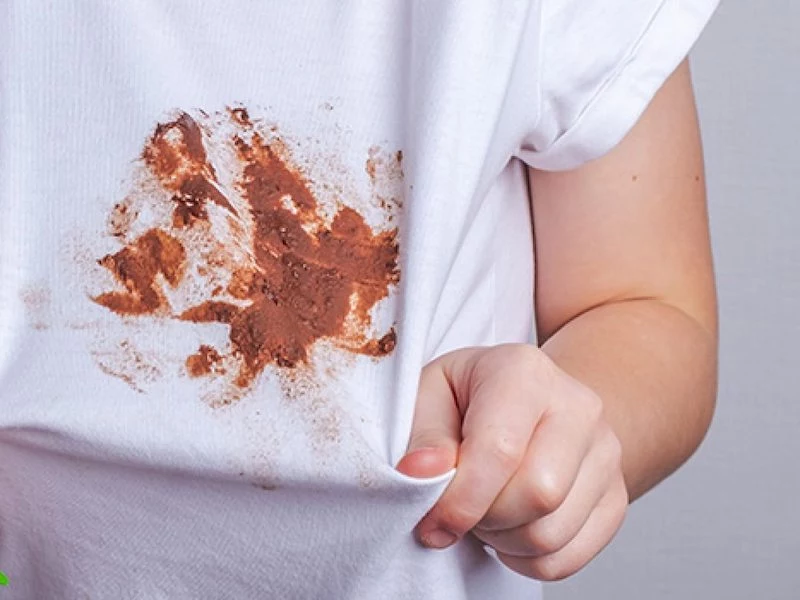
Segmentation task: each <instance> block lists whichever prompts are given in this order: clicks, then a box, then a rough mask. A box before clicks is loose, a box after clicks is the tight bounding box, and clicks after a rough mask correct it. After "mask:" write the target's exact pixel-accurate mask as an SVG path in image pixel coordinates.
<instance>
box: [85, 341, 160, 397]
mask: <svg viewBox="0 0 800 600" xmlns="http://www.w3.org/2000/svg"><path fill="white" fill-rule="evenodd" d="M92 356H93V358H94V359H95V361H96V362H97V365H98V366H99V367H100V369H101V370H102V371H103V372H104V373H105V374H106V375H111V376H112V377H117V378H118V379H121V380H122V381H124V382H125V383H127V384H128V385H129V386H130V387H131V388H133V389H134V390H136V391H137V392H139V393H144V388H143V385H145V384H147V383H152V382H153V381H155V380H156V379H158V378H159V377H161V375H162V372H161V369H160V368H159V367H158V364H157V363H158V361H157V358H156V357H152V356H146V355H145V354H144V353H142V352H141V351H140V350H138V349H137V348H135V347H134V346H133V344H131V342H130V340H123V341H121V342H120V343H119V345H118V347H117V348H114V349H108V350H96V351H94V352H92Z"/></svg>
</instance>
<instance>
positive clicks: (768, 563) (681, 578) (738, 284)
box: [546, 0, 800, 600]
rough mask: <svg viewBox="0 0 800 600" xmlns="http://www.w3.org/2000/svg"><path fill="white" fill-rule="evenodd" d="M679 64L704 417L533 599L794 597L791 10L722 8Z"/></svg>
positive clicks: (798, 73) (797, 188) (797, 67)
mask: <svg viewBox="0 0 800 600" xmlns="http://www.w3.org/2000/svg"><path fill="white" fill-rule="evenodd" d="M692 57H693V61H692V65H693V71H694V78H695V87H696V91H697V99H698V105H699V110H700V118H701V124H702V128H703V138H704V143H705V153H706V168H707V172H708V173H707V174H708V190H709V204H710V211H711V221H712V223H711V229H712V236H713V243H714V250H715V259H716V268H717V276H718V286H719V298H720V317H721V327H722V333H721V354H720V360H721V364H720V388H719V397H718V398H719V399H718V405H717V412H716V417H715V421H714V423H713V425H712V427H711V430H710V432H709V435H708V437H707V439H706V441H705V443H704V445H703V446H702V447H701V449H700V450H699V452H698V453H697V454H696V455H695V457H694V458H693V459H692V460H691V461H690V462H689V463H688V464H687V465H686V466H685V467H684V468H683V469H682V470H681V471H679V472H678V473H677V474H676V475H674V476H673V477H672V478H670V479H668V480H667V481H665V482H664V483H663V484H661V486H659V487H657V488H656V489H655V490H653V491H652V492H650V494H649V495H648V496H645V497H644V498H643V499H641V500H640V501H638V502H637V503H635V504H634V505H633V506H632V507H631V511H630V514H629V517H628V520H627V523H626V524H625V525H624V527H623V530H622V531H621V532H620V534H619V535H618V537H617V539H616V541H615V542H614V543H613V544H612V546H610V547H609V548H608V549H607V550H606V551H605V552H604V554H602V555H601V556H600V557H599V558H598V559H597V560H596V561H595V562H594V563H593V564H591V565H590V566H589V567H587V568H586V569H585V570H584V571H583V572H582V573H580V574H578V575H577V576H575V577H574V578H572V579H570V580H568V581H566V582H563V583H558V584H554V585H550V586H548V587H547V588H546V589H547V591H546V598H547V600H606V599H608V600H611V599H613V600H634V599H636V600H661V599H664V600H667V599H669V600H676V599H681V600H694V599H703V600H705V599H709V600H715V599H724V600H739V599H742V600H744V599H748V600H751V599H753V600H772V599H787V600H796V599H800V464H799V463H800V349H798V346H800V2H798V0H762V1H760V2H756V1H750V2H746V1H745V0H722V5H721V7H720V9H719V11H718V13H717V14H716V16H715V17H714V20H713V21H712V23H711V24H710V25H709V27H708V29H707V30H706V32H705V34H704V36H703V37H702V39H701V40H700V42H699V43H698V44H697V46H696V48H695V50H694V52H693V55H692Z"/></svg>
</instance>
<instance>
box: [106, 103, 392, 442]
mask: <svg viewBox="0 0 800 600" xmlns="http://www.w3.org/2000/svg"><path fill="white" fill-rule="evenodd" d="M401 161H402V153H401V152H396V153H389V152H384V151H382V150H381V149H380V148H379V147H377V146H375V147H372V148H370V149H369V151H368V156H367V160H366V167H365V168H366V171H367V174H368V175H369V178H370V182H371V185H372V188H373V190H378V188H380V186H381V185H383V186H384V187H385V188H386V190H389V191H392V192H393V193H394V195H393V196H392V200H393V203H390V202H388V201H387V198H388V197H389V196H390V195H391V194H389V193H388V192H387V191H386V190H383V191H381V193H376V194H375V195H376V201H375V204H376V205H377V206H378V208H379V209H380V210H381V211H382V212H383V215H384V218H383V221H384V226H383V228H375V227H373V226H371V225H370V224H368V222H367V220H366V219H365V217H364V215H362V214H361V213H360V212H359V211H357V210H356V209H355V208H353V207H352V206H351V205H350V204H349V203H347V202H345V201H344V200H343V199H341V198H338V199H337V202H336V206H335V207H334V210H332V211H331V210H330V208H329V207H327V208H326V206H324V205H323V203H321V202H320V200H319V199H318V198H317V197H316V196H315V195H314V192H313V191H312V189H314V186H313V185H312V184H311V182H310V181H309V180H308V177H307V175H306V174H305V173H304V171H303V170H301V169H300V168H299V167H297V166H296V164H294V162H293V159H292V156H291V154H290V152H289V151H288V150H287V146H286V144H285V143H284V141H283V140H282V139H281V138H280V136H279V135H278V133H277V128H276V127H274V126H273V127H265V126H263V124H262V123H261V122H259V121H257V120H254V119H252V118H251V116H250V114H249V112H248V111H247V109H245V108H243V107H237V108H232V109H228V110H227V111H226V112H224V113H215V114H214V115H208V114H206V113H201V114H198V115H195V116H191V115H189V114H188V113H186V112H181V113H179V114H178V115H177V116H176V118H175V119H173V120H171V121H169V122H167V123H162V124H158V125H157V126H156V128H155V130H154V131H153V133H152V135H151V136H150V137H149V138H148V140H147V142H146V144H145V146H144V149H143V151H142V153H141V156H140V162H139V167H140V168H141V169H142V172H143V174H144V175H143V176H142V177H141V178H140V179H141V181H140V184H141V185H140V188H141V189H139V190H134V191H132V193H131V194H129V196H127V197H126V199H125V200H123V201H122V202H120V203H117V204H116V205H115V206H114V208H113V209H112V211H111V215H110V217H109V228H108V230H109V233H110V234H111V235H112V236H113V237H114V238H116V239H118V240H119V241H120V242H121V243H122V244H123V247H122V248H121V249H119V250H118V251H116V252H114V253H110V254H107V255H105V256H103V257H102V258H100V259H99V260H98V264H99V265H100V266H102V267H103V268H104V269H105V270H106V271H107V272H108V273H110V274H111V276H112V277H113V280H114V281H115V287H116V289H113V290H110V291H104V292H103V293H100V294H97V295H94V296H93V299H94V301H95V302H96V303H98V304H100V305H102V306H104V307H105V308H107V309H109V310H110V311H113V312H114V313H116V314H118V315H120V316H122V317H127V318H130V317H137V318H161V319H175V320H180V321H186V322H194V323H217V324H222V325H225V326H227V327H228V329H229V335H228V346H227V347H226V348H218V347H214V345H213V344H210V343H203V344H201V345H200V346H199V348H198V350H197V351H196V353H194V354H192V355H190V356H188V357H187V358H186V361H185V367H186V372H187V373H188V374H189V375H191V376H192V377H217V378H227V379H228V380H229V382H230V384H231V385H232V386H234V387H236V388H239V389H241V390H246V389H248V388H249V387H250V386H251V385H252V384H253V382H254V381H255V380H256V378H257V377H258V376H259V375H260V374H261V373H262V372H263V371H264V370H265V369H266V368H268V367H274V368H276V369H278V370H279V371H286V370H297V369H303V368H306V367H309V366H310V360H311V356H312V353H311V350H312V348H313V347H314V346H315V345H316V344H317V343H318V342H319V341H321V340H325V341H326V342H328V343H330V344H332V345H333V346H334V347H336V348H339V349H341V350H344V351H347V352H349V353H352V354H360V355H367V356H373V357H381V356H385V355H387V354H390V353H391V352H392V351H393V350H394V348H395V345H396V342H397V334H396V331H395V330H394V328H393V327H392V328H389V329H388V330H384V331H383V332H379V331H375V326H374V324H373V320H372V313H373V311H374V309H375V307H376V305H378V303H379V302H381V301H382V300H383V299H385V298H387V296H388V295H389V294H390V292H391V290H392V289H393V288H394V286H396V284H397V283H398V281H399V277H400V274H399V269H398V234H397V229H396V227H391V226H389V224H390V223H391V222H392V220H393V219H394V217H395V215H394V212H395V211H396V209H397V205H399V200H396V201H395V199H396V197H397V194H396V190H397V187H398V186H397V181H398V179H400V178H402V167H401ZM387 186H388V187H387ZM136 197H139V198H140V200H139V201H138V204H137V202H136V201H135V200H132V199H135V198H136ZM142 197H145V199H146V204H147V206H142V201H141V198H142ZM145 214H147V215H151V216H150V221H149V222H148V220H147V219H145V218H144V217H143V215H145ZM152 215H156V217H155V218H154V217H152ZM230 365H233V368H228V366H230ZM104 370H106V372H111V371H112V370H111V369H108V368H105V369H104ZM115 374H116V373H115ZM117 375H118V376H122V375H120V374H117ZM124 375H125V377H128V378H129V374H124ZM125 377H123V378H125ZM326 427H327V425H326ZM331 428H333V426H331Z"/></svg>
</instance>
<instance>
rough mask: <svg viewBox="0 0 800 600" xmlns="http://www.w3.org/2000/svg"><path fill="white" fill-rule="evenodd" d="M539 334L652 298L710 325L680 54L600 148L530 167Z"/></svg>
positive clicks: (696, 163) (698, 187)
mask: <svg viewBox="0 0 800 600" xmlns="http://www.w3.org/2000/svg"><path fill="white" fill-rule="evenodd" d="M530 179H531V192H532V193H531V202H532V214H533V227H534V238H535V246H536V318H537V325H538V332H539V337H540V341H544V340H546V339H547V338H549V337H550V336H552V335H553V333H555V332H556V331H558V329H560V328H561V327H562V326H563V325H564V324H566V323H567V322H569V321H570V320H571V319H573V318H574V317H576V316H578V315H580V314H581V313H583V312H586V311H587V310H589V309H591V308H594V307H596V306H600V305H603V304H607V303H610V302H616V301H624V300H636V299H644V298H647V299H655V300H658V301H661V302H664V303H666V304H669V305H672V306H674V307H675V308H678V309H680V310H682V311H683V312H685V313H686V314H688V315H689V316H690V317H692V318H694V319H695V320H697V321H698V323H699V324H700V325H701V326H703V327H704V328H706V329H707V330H708V331H709V332H710V333H711V334H712V335H716V299H715V291H714V277H713V268H712V260H711V249H710V243H709V232H708V217H707V210H706V199H705V178H704V173H703V157H702V149H701V143H700V134H699V128H698V122H697V114H696V109H695V102H694V94H693V90H692V84H691V77H690V73H689V67H688V63H687V62H684V63H683V64H682V65H681V66H680V67H679V68H678V69H677V70H676V71H675V73H674V74H673V75H672V76H671V77H670V78H669V79H668V80H667V82H666V83H665V84H664V86H663V87H662V88H661V90H660V91H659V92H658V93H657V94H656V96H655V98H654V99H653V101H652V103H651V104H650V106H649V107H648V108H647V110H646V111H645V113H644V115H643V116H642V117H641V119H640V120H639V122H638V123H637V124H636V126H635V127H634V128H633V129H632V130H631V132H630V133H629V134H628V135H627V137H626V138H625V139H624V140H623V141H622V142H621V143H620V144H619V145H618V146H617V147H616V148H615V149H613V150H612V151H611V152H609V153H608V154H606V155H605V156H604V157H602V158H600V159H597V160H595V161H592V162H590V163H587V164H585V165H584V166H582V167H580V168H578V169H575V170H572V171H565V172H545V171H537V170H531V172H530Z"/></svg>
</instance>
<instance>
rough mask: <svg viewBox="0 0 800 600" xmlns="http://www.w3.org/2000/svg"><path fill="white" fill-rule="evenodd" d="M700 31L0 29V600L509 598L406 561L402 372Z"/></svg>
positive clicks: (363, 17) (117, 18)
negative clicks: (533, 186)
mask: <svg viewBox="0 0 800 600" xmlns="http://www.w3.org/2000/svg"><path fill="white" fill-rule="evenodd" d="M715 5H716V1H715V0H692V1H690V0H636V1H622V0H605V1H587V0H548V1H545V0H505V1H500V0H492V1H489V0H486V1H481V2H479V1H475V2H458V1H456V0H438V1H423V0H417V1H402V0H381V1H377V2H347V1H344V2H310V1H294V2H277V1H275V2H271V1H266V0H265V1H260V2H256V1H255V0H251V1H241V2H231V1H224V2H223V1H222V0H219V1H217V0H207V1H205V2H198V1H196V0H169V1H167V0H148V1H144V0H142V1H130V2H103V1H101V0H63V1H62V0H59V1H50V2H46V1H44V0H42V1H31V0H4V1H3V2H1V3H0V174H2V177H1V178H0V571H3V572H5V573H6V574H7V575H8V577H9V580H10V584H9V586H8V587H5V588H2V589H0V596H1V597H2V598H4V599H5V598H9V599H10V598H15V599H17V598H24V599H44V598H63V599H68V600H71V599H78V598H81V599H83V598H92V599H106V598H113V599H125V598H137V599H148V600H149V599H157V598H235V599H240V598H358V599H373V598H382V599H383V598H386V599H392V598H413V599H448V600H450V599H453V600H458V599H467V598H469V599H483V598H503V599H511V598H536V597H538V594H539V585H538V583H536V582H534V581H532V580H529V579H525V578H523V577H521V576H518V575H516V574H514V573H512V572H511V571H509V570H507V569H506V568H505V567H503V566H502V565H501V564H500V563H499V562H497V561H496V559H495V558H493V557H492V556H491V554H490V553H488V552H487V551H486V550H485V549H484V548H483V546H482V545H481V544H480V543H478V542H477V541H476V540H474V539H471V538H468V539H465V540H464V541H462V542H460V543H459V544H457V545H456V546H455V547H454V548H452V549H449V550H447V551H443V552H437V551H431V550H426V549H423V548H421V547H420V546H418V545H417V544H416V543H415V541H414V539H413V536H412V533H411V532H412V529H413V527H414V525H415V524H416V523H417V522H418V521H419V519H420V518H421V517H422V516H423V515H424V514H425V512H426V511H427V510H428V509H429V508H430V507H431V506H432V505H433V504H434V502H435V501H436V499H437V498H438V497H439V495H440V494H441V492H442V490H443V489H444V487H445V486H446V485H447V482H448V481H449V479H450V477H451V474H448V475H445V476H442V477H440V478H437V479H434V480H426V481H422V480H412V479H409V478H406V477H404V476H401V475H400V474H398V473H397V472H396V471H395V470H394V469H393V466H394V465H395V464H396V463H397V461H398V460H399V459H400V457H401V456H402V455H403V453H404V449H405V447H406V443H407V440H408V434H409V430H410V424H411V418H412V413H413V409H414V401H415V391H416V386H417V381H418V375H419V372H420V369H421V367H422V366H423V365H424V364H425V363H426V362H427V361H429V360H431V359H432V358H434V357H435V356H437V355H440V354H442V353H444V352H446V351H449V350H452V349H455V348H458V347H463V346H470V345H489V344H497V343H501V342H510V341H518V342H519V341H523V342H524V341H527V340H529V339H531V335H532V331H533V318H532V315H533V306H532V298H533V289H532V285H533V253H532V239H531V223H530V216H529V209H528V196H527V187H526V180H525V163H527V164H530V165H533V166H536V167H539V168H543V169H567V168H572V167H575V166H577V165H579V164H581V163H583V162H585V161H587V160H589V159H591V158H594V157H597V156H600V155H602V154H603V153H604V152H606V151H608V150H609V149H610V148H611V147H612V146H613V145H614V144H616V143H617V142H618V141H619V140H620V139H621V138H622V137H623V136H624V134H625V133H626V131H627V130H629V129H630V127H631V126H632V125H633V123H634V122H635V121H636V119H637V117H638V116H639V115H640V114H641V112H642V111H643V110H644V108H645V106H646V104H647V103H648V102H649V100H650V99H651V98H652V96H653V94H654V93H655V91H656V90H657V89H658V87H659V86H660V85H661V83H663V81H664V79H665V78H666V77H667V76H668V75H669V73H670V72H671V71H672V70H673V69H674V68H675V67H676V66H677V65H678V63H679V62H680V61H681V60H682V59H683V58H684V56H685V55H686V53H687V52H688V50H689V48H690V47H691V45H692V44H693V42H694V41H695V39H696V38H697V36H698V35H699V33H700V31H701V29H702V27H703V26H704V24H705V23H706V21H707V20H708V18H709V17H710V15H711V13H712V12H713V9H714V8H715Z"/></svg>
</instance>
